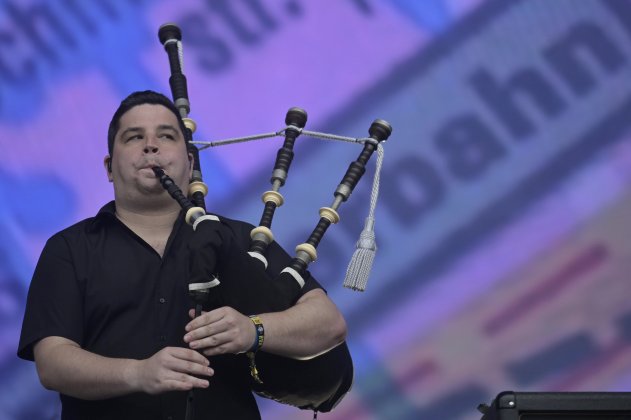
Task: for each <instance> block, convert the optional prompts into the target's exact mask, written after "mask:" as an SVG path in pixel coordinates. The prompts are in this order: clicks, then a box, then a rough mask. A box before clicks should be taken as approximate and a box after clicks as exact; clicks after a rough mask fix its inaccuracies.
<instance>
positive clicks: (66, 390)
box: [18, 91, 346, 419]
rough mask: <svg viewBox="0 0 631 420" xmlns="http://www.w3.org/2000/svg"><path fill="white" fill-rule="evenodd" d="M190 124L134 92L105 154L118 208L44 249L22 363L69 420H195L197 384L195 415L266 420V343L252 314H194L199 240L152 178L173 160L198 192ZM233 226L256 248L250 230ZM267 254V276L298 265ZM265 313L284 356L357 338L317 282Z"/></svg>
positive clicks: (268, 338)
mask: <svg viewBox="0 0 631 420" xmlns="http://www.w3.org/2000/svg"><path fill="white" fill-rule="evenodd" d="M183 130H184V126H183V123H182V120H181V119H180V118H179V115H178V112H177V110H176V108H175V107H174V105H173V104H172V103H171V101H169V100H168V98H166V97H165V96H163V95H160V94H157V93H154V92H150V91H145V92H136V93H133V94H131V95H130V96H129V97H127V98H126V99H125V100H124V101H123V102H122V103H121V105H120V107H119V109H118V110H117V111H116V113H115V114H114V116H113V118H112V122H111V123H110V128H109V132H108V149H109V156H107V157H106V158H105V160H104V166H105V171H106V174H107V177H108V180H109V181H110V182H112V183H113V185H114V202H111V203H109V204H107V205H106V206H104V207H103V208H102V209H101V210H100V212H99V213H98V214H97V216H96V217H93V218H89V219H86V220H84V221H82V222H79V223H78V224H76V225H74V226H71V227H70V228H68V229H65V230H63V231H61V232H59V233H58V234H56V235H54V236H53V237H52V238H51V239H49V241H48V242H47V244H46V246H45V248H44V250H43V252H42V255H41V257H40V260H39V262H38V265H37V268H36V270H35V273H34V276H33V280H32V282H31V286H30V290H29V296H28V301H27V307H26V313H25V318H24V324H23V327H22V335H21V338H20V344H19V350H18V355H19V356H20V357H22V358H25V359H29V360H34V361H35V363H36V367H37V372H38V374H39V377H40V381H41V382H42V384H43V385H44V387H46V388H47V389H52V390H55V391H58V392H59V393H60V398H61V401H62V418H63V419H75V418H76V419H87V418H90V419H101V418H104V419H105V418H107V419H114V418H116V419H124V418H135V419H150V418H156V419H157V418H161V419H163V418H164V419H176V418H183V417H184V412H185V407H186V394H187V392H186V391H188V390H191V389H196V391H195V395H196V397H195V404H196V410H195V412H196V418H200V419H201V418H212V419H223V418H226V419H240V418H244V419H249V418H260V415H259V413H258V409H257V407H256V403H255V401H254V399H253V397H252V394H251V392H250V383H251V382H250V381H251V378H250V376H249V375H250V371H249V368H248V365H247V360H246V358H245V355H244V354H242V353H244V352H247V351H248V350H251V349H252V348H253V343H256V339H257V338H258V335H257V329H256V328H255V327H256V325H255V324H254V323H253V321H252V319H251V318H250V317H249V316H248V315H252V314H242V313H239V312H238V311H236V310H235V309H233V308H231V307H221V308H218V309H213V310H210V311H209V312H206V313H204V314H203V315H202V316H200V317H198V318H195V319H193V320H191V318H190V317H191V315H192V314H191V313H190V308H191V306H192V304H191V301H190V299H189V298H188V296H187V284H188V275H189V271H188V270H189V261H188V257H189V255H188V249H187V246H186V245H187V240H188V239H190V237H191V235H192V234H193V232H192V229H191V228H190V227H189V226H188V225H186V224H185V223H183V222H182V216H181V214H180V213H181V209H180V208H179V206H178V204H177V203H176V201H175V200H173V199H172V198H171V197H170V196H169V195H168V194H167V193H166V192H165V190H164V189H163V187H162V186H161V185H160V184H159V182H158V180H157V178H156V176H155V175H154V173H153V170H152V167H154V166H160V167H161V168H163V169H164V171H165V172H166V173H167V174H168V175H169V176H170V177H171V178H173V180H174V181H175V182H176V184H177V185H178V186H179V187H180V188H181V189H182V190H184V191H186V189H187V185H188V180H189V178H190V176H191V171H192V163H193V158H192V156H191V155H190V154H188V153H187V150H186V144H185V139H184V136H183ZM225 223H226V224H227V226H228V228H229V230H230V232H231V234H232V235H234V238H233V239H234V241H235V242H236V243H238V244H240V246H241V247H242V248H243V249H244V250H246V251H247V247H248V242H249V230H250V228H251V226H249V225H247V224H245V223H243V222H238V221H232V220H229V219H226V221H225ZM268 251H269V255H268V259H269V261H270V267H268V270H269V271H270V273H274V272H276V273H277V272H278V271H280V269H282V267H283V266H285V265H286V264H287V263H288V261H289V257H288V256H287V254H286V253H285V252H284V251H282V249H280V247H279V246H278V245H276V244H275V243H272V244H270V248H269V250H268ZM258 316H259V319H260V322H261V323H262V324H263V325H264V341H263V345H262V348H261V350H262V351H264V352H268V353H274V354H277V355H282V356H287V357H291V358H296V359H298V358H309V357H313V356H315V355H317V354H320V353H322V352H324V351H326V350H328V349H331V348H333V347H335V346H337V345H338V344H340V343H341V342H342V341H343V340H344V338H345V335H346V325H345V322H344V319H343V317H342V316H341V314H340V313H339V311H338V310H337V308H336V307H335V305H334V304H333V303H332V302H331V301H330V300H329V299H328V298H327V296H326V294H325V293H324V292H323V290H322V289H321V288H320V287H319V285H318V284H317V282H316V281H315V280H314V279H313V278H311V277H310V276H309V277H308V279H307V282H306V284H305V286H304V288H303V294H302V295H301V297H300V298H299V299H298V301H297V303H296V304H295V305H294V306H293V307H291V308H289V309H288V310H285V311H282V312H276V313H263V314H258ZM254 347H256V346H254ZM202 353H203V355H202ZM205 356H213V357H211V359H210V361H209V359H208V358H207V357H205Z"/></svg>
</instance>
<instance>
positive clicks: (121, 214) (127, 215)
mask: <svg viewBox="0 0 631 420" xmlns="http://www.w3.org/2000/svg"><path fill="white" fill-rule="evenodd" d="M175 204H176V203H175ZM179 213H180V209H179V208H178V207H177V205H175V206H173V205H170V206H168V207H142V206H129V205H126V204H125V203H121V202H120V201H118V200H117V201H116V217H118V218H119V219H120V220H121V221H122V222H123V223H125V224H128V225H129V224H131V225H133V226H137V227H139V228H144V229H161V228H162V229H166V228H171V227H172V226H173V223H175V220H176V219H177V216H178V214H179Z"/></svg>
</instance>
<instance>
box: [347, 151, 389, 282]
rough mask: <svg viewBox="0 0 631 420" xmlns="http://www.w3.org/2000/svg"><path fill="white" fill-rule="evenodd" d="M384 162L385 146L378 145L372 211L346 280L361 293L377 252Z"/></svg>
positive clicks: (371, 198)
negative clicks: (376, 222)
mask: <svg viewBox="0 0 631 420" xmlns="http://www.w3.org/2000/svg"><path fill="white" fill-rule="evenodd" d="M382 162H383V146H382V145H381V143H379V144H378V145H377V166H376V168H375V178H374V180H373V184H372V191H371V193H370V211H369V213H368V217H367V218H366V222H365V223H364V230H362V232H361V234H360V235H359V240H358V241H357V244H356V247H357V249H356V250H355V252H354V253H353V257H352V258H351V262H350V263H349V264H348V268H347V269H346V277H345V278H344V287H347V288H349V289H353V290H356V291H360V292H363V291H364V290H366V284H367V283H368V277H370V271H371V269H372V264H373V261H374V260H375V254H376V252H377V242H376V241H375V207H376V206H377V197H378V195H379V176H380V173H381V164H382Z"/></svg>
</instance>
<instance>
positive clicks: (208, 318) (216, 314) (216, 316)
mask: <svg viewBox="0 0 631 420" xmlns="http://www.w3.org/2000/svg"><path fill="white" fill-rule="evenodd" d="M225 313H226V311H225V309H224V308H219V309H215V310H212V311H210V312H203V313H202V314H201V315H200V316H198V317H197V318H193V320H192V321H191V322H189V323H188V324H186V327H185V329H186V331H192V330H194V329H197V328H199V327H202V326H204V325H207V324H212V323H213V322H217V321H219V320H221V319H222V318H223V317H224V316H225ZM189 315H190V312H189ZM194 315H195V312H194V311H193V316H194Z"/></svg>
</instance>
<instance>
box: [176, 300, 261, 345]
mask: <svg viewBox="0 0 631 420" xmlns="http://www.w3.org/2000/svg"><path fill="white" fill-rule="evenodd" d="M189 315H190V316H191V318H193V317H194V316H195V311H194V310H193V309H191V311H190V312H189ZM186 331H187V334H186V335H185V336H184V341H185V342H186V343H188V345H189V346H190V348H192V349H194V350H199V351H201V352H202V353H204V354H205V355H206V356H213V355H217V354H226V353H232V354H235V353H243V352H246V351H248V350H249V349H250V347H252V344H253V343H254V338H255V337H256V330H255V329H254V324H253V323H252V321H251V320H250V318H249V317H247V316H245V315H243V314H242V313H240V312H238V311H236V310H235V309H233V308H230V307H228V306H224V307H223V308H219V309H215V310H212V311H210V312H203V313H202V314H201V315H200V316H198V317H197V318H194V319H193V320H192V321H191V322H189V323H188V325H186Z"/></svg>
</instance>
